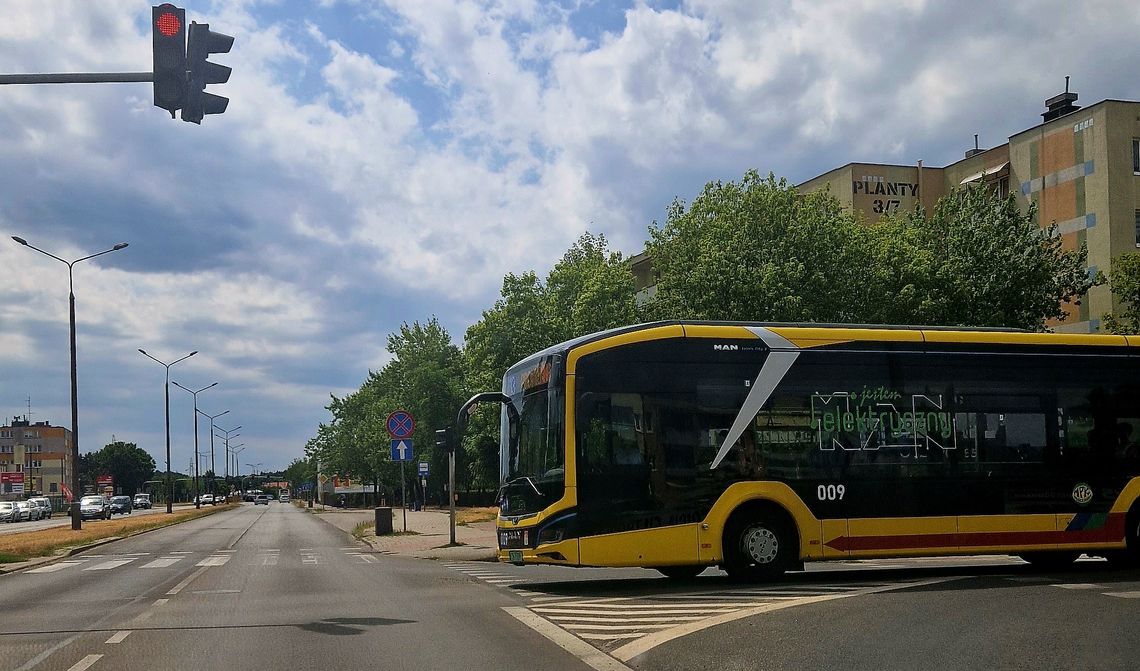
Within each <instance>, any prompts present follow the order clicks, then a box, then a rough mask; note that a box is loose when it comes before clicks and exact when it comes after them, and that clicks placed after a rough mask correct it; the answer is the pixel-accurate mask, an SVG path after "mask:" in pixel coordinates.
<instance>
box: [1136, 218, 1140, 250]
mask: <svg viewBox="0 0 1140 671" xmlns="http://www.w3.org/2000/svg"><path fill="white" fill-rule="evenodd" d="M1136 246H1137V247H1140V210H1136Z"/></svg>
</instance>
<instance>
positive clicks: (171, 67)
mask: <svg viewBox="0 0 1140 671" xmlns="http://www.w3.org/2000/svg"><path fill="white" fill-rule="evenodd" d="M151 44H152V47H153V51H152V53H153V58H154V106H155V107H161V108H162V109H164V110H166V111H168V112H170V117H171V118H174V113H175V112H176V111H177V110H179V109H181V108H182V107H183V106H184V105H185V104H186V10H184V9H182V8H180V7H175V6H174V5H171V4H169V3H167V4H162V5H159V6H157V7H151Z"/></svg>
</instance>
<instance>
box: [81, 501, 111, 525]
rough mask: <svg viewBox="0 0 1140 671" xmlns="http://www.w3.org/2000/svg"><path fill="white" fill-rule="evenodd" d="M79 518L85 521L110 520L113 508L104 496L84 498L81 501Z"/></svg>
mask: <svg viewBox="0 0 1140 671" xmlns="http://www.w3.org/2000/svg"><path fill="white" fill-rule="evenodd" d="M79 517H80V519H85V520H98V519H104V520H109V519H111V506H110V504H108V503H107V499H105V498H103V497H102V496H84V497H83V498H81V499H79Z"/></svg>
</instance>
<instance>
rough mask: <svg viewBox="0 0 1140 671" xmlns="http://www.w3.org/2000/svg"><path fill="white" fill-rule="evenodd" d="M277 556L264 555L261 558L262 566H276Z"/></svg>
mask: <svg viewBox="0 0 1140 671" xmlns="http://www.w3.org/2000/svg"><path fill="white" fill-rule="evenodd" d="M277 559H278V557H277V555H265V556H263V557H262V558H261V565H262V566H277Z"/></svg>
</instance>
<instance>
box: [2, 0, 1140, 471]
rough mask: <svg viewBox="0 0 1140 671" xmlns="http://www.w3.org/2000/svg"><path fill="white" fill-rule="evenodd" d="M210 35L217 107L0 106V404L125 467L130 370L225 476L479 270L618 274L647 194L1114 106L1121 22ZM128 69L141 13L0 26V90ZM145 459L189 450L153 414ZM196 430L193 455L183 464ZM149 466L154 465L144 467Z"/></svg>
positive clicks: (474, 20)
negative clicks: (229, 436)
mask: <svg viewBox="0 0 1140 671" xmlns="http://www.w3.org/2000/svg"><path fill="white" fill-rule="evenodd" d="M184 6H185V7H186V9H187V18H188V19H189V20H196V21H198V22H207V23H209V24H210V25H211V27H212V28H213V29H214V30H217V31H220V32H223V33H227V34H231V35H233V36H234V37H235V38H236V40H235V43H234V48H233V51H232V52H231V53H230V54H226V55H224V56H217V57H215V58H214V60H215V61H217V62H220V63H224V64H226V65H229V66H231V67H233V69H234V71H233V76H232V77H231V79H230V82H229V83H227V84H225V85H219V86H217V87H214V88H216V89H217V93H219V94H221V95H226V96H228V97H229V98H230V100H231V102H230V107H229V110H228V111H227V112H226V113H225V114H224V115H221V116H215V117H208V118H206V119H205V121H204V122H203V124H202V125H201V126H195V125H192V124H186V123H182V122H181V121H172V120H171V119H170V118H169V117H168V116H167V115H165V113H164V112H163V111H162V110H159V109H158V108H155V107H153V106H152V104H151V91H150V86H149V85H147V84H116V85H110V84H108V85H86V86H22V87H15V86H7V87H0V99H2V101H3V102H2V104H0V235H2V237H0V274H2V276H3V282H0V412H2V413H3V414H4V415H7V416H12V415H17V414H20V415H22V414H24V413H25V412H26V410H27V405H26V404H27V399H28V398H29V397H30V398H31V404H32V412H33V415H32V420H33V421H43V420H47V421H50V422H52V423H54V424H62V425H66V424H68V423H69V416H70V411H69V395H68V394H69V386H68V384H69V383H68V371H67V277H66V272H65V269H64V268H63V266H62V265H60V264H58V263H56V262H53V261H51V260H50V259H47V258H44V257H42V256H39V255H37V254H35V253H33V252H31V251H29V250H27V249H25V248H23V247H20V246H19V245H16V244H15V243H12V242H11V241H10V239H9V238H10V236H12V235H18V236H21V237H24V238H27V239H28V240H29V241H30V242H32V243H33V244H36V245H37V246H40V247H43V248H45V249H48V250H50V251H52V252H54V253H56V254H58V255H60V256H67V257H71V258H75V257H78V256H82V255H84V254H86V253H91V252H94V251H99V250H101V249H105V248H107V247H109V246H111V245H113V244H114V243H116V242H120V241H126V242H129V243H130V247H129V248H127V249H125V250H123V251H120V252H116V253H114V254H112V255H108V256H106V257H102V258H100V259H98V260H96V261H94V262H87V263H84V264H80V265H79V266H77V267H76V295H77V304H78V308H77V310H78V322H79V391H80V443H81V448H82V449H83V450H84V451H88V450H93V449H97V448H99V447H101V446H102V445H103V444H105V443H107V442H109V441H110V440H111V438H112V436H115V437H116V438H118V439H121V440H130V441H134V442H137V443H139V444H140V445H141V446H143V447H144V448H146V449H147V450H149V451H150V452H151V453H152V454H154V455H155V456H156V457H158V456H160V454H161V452H162V449H163V448H162V446H163V421H162V417H163V414H162V380H163V376H162V369H161V368H160V367H158V366H157V365H156V364H154V363H153V362H151V361H149V360H147V359H145V358H143V357H142V356H141V355H140V354H138V353H137V351H136V350H137V349H138V348H140V347H141V348H144V349H146V350H147V351H149V352H151V353H152V354H154V355H155V356H158V357H159V358H164V359H167V360H170V359H174V358H177V357H179V356H182V355H183V354H185V353H187V352H189V351H191V350H198V351H200V354H199V355H197V356H195V357H194V358H193V359H190V360H188V361H186V362H184V363H181V364H178V366H176V367H175V369H173V372H174V373H175V374H174V375H173V378H174V379H176V380H178V381H179V382H183V383H184V384H186V385H188V386H191V387H194V388H197V387H202V386H205V385H207V384H209V383H211V382H214V381H217V382H219V385H218V387H216V388H215V389H211V390H210V391H208V392H205V393H203V394H202V395H201V396H200V399H199V400H200V405H201V406H202V407H203V408H205V409H206V410H207V411H209V412H211V413H216V412H220V411H221V410H225V409H229V410H230V411H231V412H230V414H229V415H227V416H226V418H225V419H226V420H229V421H228V422H222V425H223V426H226V427H227V428H228V427H230V426H234V425H236V424H241V425H242V426H243V429H242V431H241V433H242V438H241V440H242V441H243V442H245V444H246V445H247V446H248V447H247V450H246V452H245V453H244V454H243V459H242V463H243V466H242V469H243V470H247V468H248V467H246V466H245V465H244V464H245V463H258V462H260V463H263V464H264V466H265V467H266V468H277V467H282V466H284V465H285V464H287V463H288V462H289V461H290V460H291V459H293V458H295V457H298V456H300V455H301V454H302V449H303V446H304V444H305V441H306V440H307V439H308V438H309V437H311V436H312V435H313V432H314V431H315V428H316V426H317V423H318V422H320V421H323V420H326V419H327V413H326V411H325V410H324V407H323V406H324V405H325V404H326V403H327V402H328V396H329V394H330V393H335V394H344V393H346V392H348V391H350V390H352V389H353V388H355V387H356V386H358V385H359V384H360V382H361V381H362V380H363V379H364V378H365V376H366V375H367V371H368V370H369V369H376V368H379V367H381V366H383V364H384V363H385V361H386V353H385V351H384V343H385V338H386V335H387V334H388V333H390V332H392V331H393V330H395V329H397V328H398V327H399V325H400V323H401V322H404V321H413V320H426V319H429V318H430V317H431V316H432V315H437V316H438V317H439V318H440V320H441V321H442V322H443V323H444V325H445V326H446V327H447V328H448V329H449V330H450V331H451V333H452V335H453V337H454V338H455V339H456V340H457V341H461V340H462V335H463V332H464V330H465V329H466V328H467V327H468V326H469V325H470V324H471V323H472V322H474V321H475V320H477V319H478V318H479V315H480V313H481V311H482V310H484V309H485V308H487V307H489V306H490V305H491V304H492V303H493V302H494V300H495V298H496V296H497V293H498V290H499V287H500V284H501V280H502V277H503V275H504V274H505V273H507V272H515V273H518V272H522V271H526V270H531V269H533V270H537V271H538V272H539V273H544V272H545V271H546V270H548V269H549V268H550V266H551V265H552V264H553V263H554V262H555V261H556V260H557V259H558V258H559V257H560V256H561V254H562V253H563V252H564V251H565V249H566V248H567V247H568V246H569V245H570V244H571V243H572V242H573V241H574V240H575V239H576V238H577V237H578V236H579V235H580V234H581V233H582V232H584V231H586V230H589V231H591V232H593V233H604V234H605V235H606V236H607V237H608V238H609V239H610V240H611V242H612V243H613V245H614V247H615V248H616V249H618V250H621V251H623V252H625V253H627V254H631V253H636V252H637V251H639V250H640V249H641V246H642V245H643V243H644V240H645V237H646V228H647V227H648V226H649V225H650V223H651V222H652V221H654V220H655V219H658V220H659V219H662V218H663V217H664V215H665V211H666V208H667V206H668V204H669V202H670V201H671V200H672V199H673V198H682V199H691V198H692V197H693V196H694V195H695V194H696V193H697V192H698V191H699V190H700V189H701V187H702V186H703V185H704V184H705V183H706V182H708V181H711V180H717V179H738V178H739V177H740V176H741V175H742V174H743V173H744V172H745V171H746V170H748V169H750V168H755V169H757V170H759V171H761V172H762V173H766V172H768V171H772V172H774V173H776V174H777V175H780V176H786V177H788V178H789V179H790V180H792V181H793V182H800V181H803V180H805V179H808V178H810V177H812V176H814V175H816V174H819V173H821V172H824V171H826V170H829V169H831V168H833V167H836V166H839V165H842V164H845V163H848V162H850V161H872V162H891V163H908V164H909V163H914V162H916V161H918V160H920V159H921V160H923V161H924V162H925V163H926V164H927V165H944V164H946V163H949V162H952V161H954V160H957V159H958V158H960V157H961V156H962V152H963V151H964V150H966V149H967V148H969V147H971V146H972V145H973V134H974V133H978V134H979V135H980V140H981V143H982V145H983V146H993V145H996V144H1000V143H1002V142H1004V141H1005V140H1006V138H1007V137H1008V136H1009V135H1010V134H1012V133H1015V132H1017V131H1020V130H1023V129H1025V128H1028V127H1031V126H1033V125H1035V124H1036V123H1038V121H1039V119H1040V117H1039V116H1038V115H1039V114H1040V112H1041V111H1042V109H1043V106H1042V101H1043V100H1044V99H1045V98H1048V97H1050V96H1052V95H1054V94H1056V93H1058V92H1059V91H1061V90H1062V87H1063V83H1064V76H1065V75H1071V76H1072V88H1073V90H1074V91H1077V92H1078V93H1079V94H1080V96H1081V100H1080V102H1081V103H1083V104H1086V105H1087V104H1092V103H1094V102H1096V101H1098V100H1101V99H1104V98H1124V99H1138V98H1140V90H1138V89H1140V81H1138V80H1137V78H1136V77H1135V64H1136V63H1137V62H1140V46H1138V45H1137V40H1136V38H1135V36H1136V35H1137V34H1138V32H1140V31H1138V28H1140V6H1138V5H1136V3H1133V2H1125V1H1119V2H1109V1H1100V2H1095V1H1094V2H1087V3H1069V2H1061V1H1045V2H1010V3H997V4H995V3H983V2H956V3H941V2H938V3H936V2H921V1H910V2H894V3H883V2H871V1H865V2H857V1H851V0H844V1H842V2H840V1H838V0H816V1H811V2H807V1H803V2H801V1H798V0H784V1H782V2H764V3H758V2H753V1H747V0H740V1H731V0H692V1H691V2H648V3H618V2H603V1H601V0H598V1H593V2H591V1H587V0H579V1H575V0H562V1H561V2H535V1H519V2H495V1H477V0H344V1H336V0H324V1H321V2H284V1H278V2H270V1H258V0H243V1H240V2H239V1H227V2H221V1H218V2H187V3H186V4H185V5H184ZM149 68H150V4H146V3H139V2H127V1H117V2H112V1H106V2H98V3H91V2H78V1H77V2H67V1H60V2H55V3H42V2H38V1H36V0H14V1H12V2H7V3H5V20H4V22H2V23H0V72H10V73H18V72H59V71H63V72H69V71H70V72H98V71H139V70H148V69H149ZM171 412H172V421H173V427H172V430H173V451H174V455H175V456H174V459H173V462H174V463H173V467H175V468H178V469H183V468H185V466H186V464H187V463H188V462H189V460H190V459H191V457H192V448H191V445H192V433H191V431H192V424H191V414H192V413H191V408H190V401H189V397H188V395H185V394H183V393H182V392H180V391H178V390H173V391H172V409H171ZM205 435H206V434H205V432H203V442H204V441H205ZM161 465H162V463H161V460H160V467H161Z"/></svg>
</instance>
